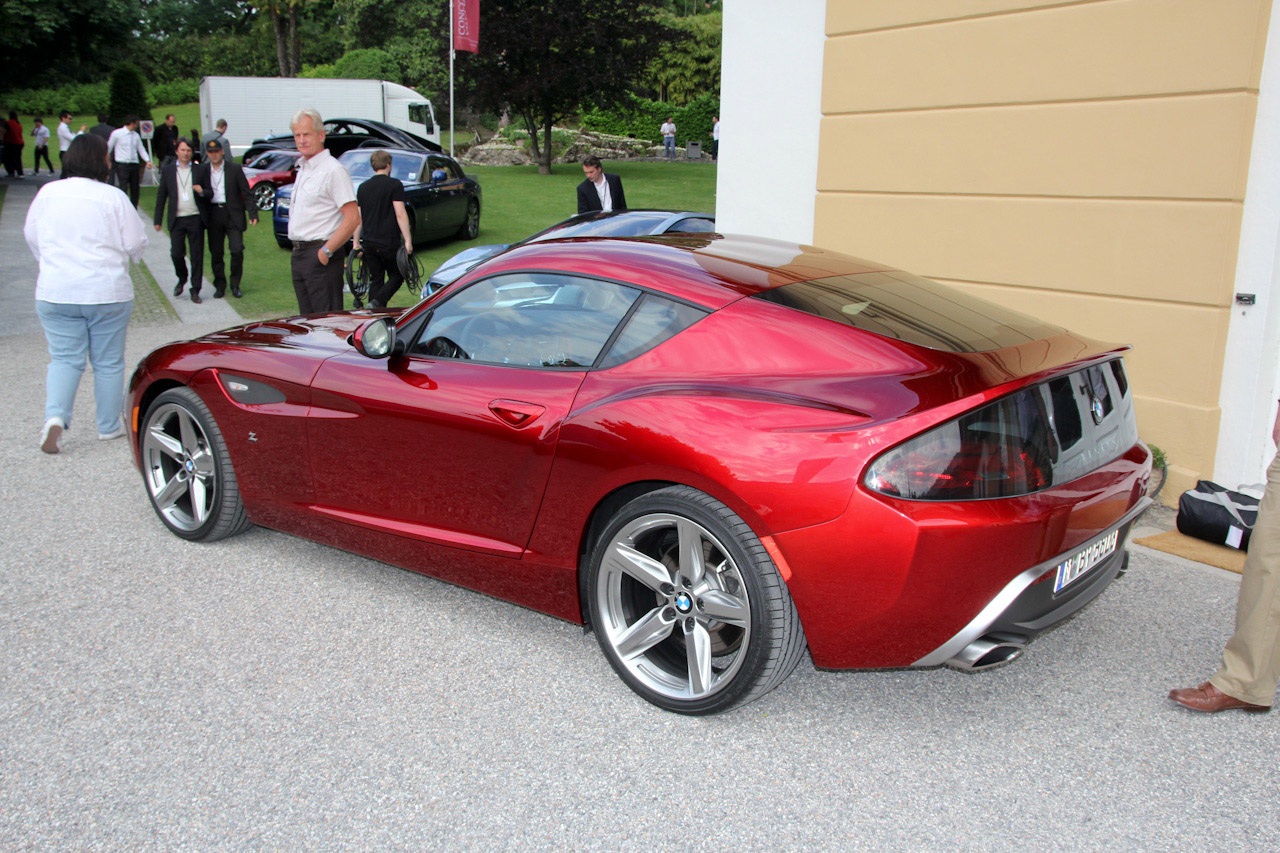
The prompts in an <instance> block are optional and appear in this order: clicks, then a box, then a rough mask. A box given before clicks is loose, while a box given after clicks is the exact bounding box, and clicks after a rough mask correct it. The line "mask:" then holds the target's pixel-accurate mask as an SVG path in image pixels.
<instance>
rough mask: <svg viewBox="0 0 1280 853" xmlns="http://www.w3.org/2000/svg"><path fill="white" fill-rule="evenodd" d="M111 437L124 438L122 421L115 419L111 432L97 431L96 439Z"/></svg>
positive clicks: (104, 439)
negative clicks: (114, 425)
mask: <svg viewBox="0 0 1280 853" xmlns="http://www.w3.org/2000/svg"><path fill="white" fill-rule="evenodd" d="M113 438H124V421H122V420H121V421H116V428H115V429H113V430H112V431H111V432H100V433H98V441H110V440H111V439H113Z"/></svg>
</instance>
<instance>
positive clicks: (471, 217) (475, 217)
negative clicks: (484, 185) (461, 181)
mask: <svg viewBox="0 0 1280 853" xmlns="http://www.w3.org/2000/svg"><path fill="white" fill-rule="evenodd" d="M458 236H459V237H461V238H462V239H463V240H474V239H475V238H477V237H479V236H480V203H479V202H477V201H476V200H475V199H474V198H473V199H471V200H470V201H468V202H467V218H466V219H464V220H462V227H461V228H459V229H458Z"/></svg>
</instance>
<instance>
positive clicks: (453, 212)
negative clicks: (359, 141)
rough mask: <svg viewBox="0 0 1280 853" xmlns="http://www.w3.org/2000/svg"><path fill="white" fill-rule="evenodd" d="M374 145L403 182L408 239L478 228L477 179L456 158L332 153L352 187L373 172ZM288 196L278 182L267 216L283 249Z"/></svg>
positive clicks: (467, 234) (461, 234) (467, 236)
mask: <svg viewBox="0 0 1280 853" xmlns="http://www.w3.org/2000/svg"><path fill="white" fill-rule="evenodd" d="M378 150H382V151H386V152H387V153H388V154H390V155H391V177H393V178H396V179H398V180H399V181H400V182H401V183H403V184H404V206H405V210H406V212H407V213H408V214H409V233H410V234H412V235H413V242H414V245H417V244H419V243H425V242H428V241H431V240H439V239H443V238H445V237H453V236H456V237H458V238H459V239H463V240H474V239H475V238H476V235H478V234H479V233H480V184H479V182H477V181H476V179H475V178H471V177H468V176H467V175H466V174H465V173H464V172H463V171H462V167H461V166H459V165H458V164H457V162H456V161H454V160H453V159H452V158H450V157H448V156H446V155H444V154H437V153H434V152H429V151H408V150H403V149H396V148H383V149H377V148H361V149H357V150H355V151H348V152H347V153H346V154H343V155H342V156H341V157H339V158H338V162H339V163H341V164H342V165H343V167H344V168H346V170H347V171H348V172H350V173H351V180H352V182H353V183H355V185H356V188H357V189H359V187H360V184H361V183H363V182H364V181H365V180H367V179H368V178H371V177H373V167H372V166H371V165H370V164H369V157H370V155H372V154H373V152H374V151H378ZM292 197H293V187H292V186H286V187H281V188H280V189H279V190H278V191H277V192H276V204H275V209H274V212H273V213H272V216H271V221H272V225H273V227H274V230H275V235H276V242H277V243H279V244H280V246H281V248H284V249H288V248H291V247H292V245H293V244H292V243H290V242H289V202H290V200H291V199H292Z"/></svg>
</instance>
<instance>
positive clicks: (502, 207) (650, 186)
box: [140, 162, 716, 318]
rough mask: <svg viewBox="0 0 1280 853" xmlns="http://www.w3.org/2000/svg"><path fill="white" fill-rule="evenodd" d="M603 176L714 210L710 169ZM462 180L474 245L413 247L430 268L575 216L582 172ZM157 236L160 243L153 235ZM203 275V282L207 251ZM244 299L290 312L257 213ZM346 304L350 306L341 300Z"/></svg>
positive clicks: (266, 310)
mask: <svg viewBox="0 0 1280 853" xmlns="http://www.w3.org/2000/svg"><path fill="white" fill-rule="evenodd" d="M605 169H606V171H609V172H613V173H616V174H618V175H621V176H622V179H623V185H624V188H625V189H626V193H627V203H628V204H630V206H631V207H659V208H671V209H675V210H693V211H701V212H708V213H714V212H715V190H716V167H715V164H713V163H710V162H706V163H697V164H693V163H690V164H685V163H680V164H671V163H648V162H645V163H630V162H617V163H608V164H606V166H605ZM466 171H467V173H468V174H469V175H472V176H474V177H475V178H476V179H477V180H479V181H480V186H481V188H482V190H483V193H484V195H483V197H482V198H483V204H482V209H481V216H480V236H479V238H477V239H476V240H475V241H470V242H469V241H464V240H446V241H443V242H437V243H432V244H427V245H422V246H419V247H418V248H417V252H416V254H417V255H418V256H419V257H420V258H421V260H422V263H423V266H424V267H425V268H426V269H427V270H428V271H430V270H434V269H435V268H436V267H437V266H439V265H440V264H441V263H443V262H444V261H445V260H447V259H448V258H450V257H452V256H453V255H454V254H455V253H457V252H460V251H462V250H463V249H464V248H466V247H468V246H472V245H478V244H484V243H513V242H515V241H516V240H520V239H523V238H525V237H527V236H529V235H530V234H533V233H534V232H536V231H540V230H542V229H543V228H546V227H547V226H549V225H554V224H555V223H557V222H559V221H560V220H562V219H564V218H566V217H568V216H572V215H573V214H574V213H576V212H577V196H576V194H575V187H577V185H578V184H579V183H580V182H581V181H582V168H581V167H580V166H577V165H575V164H568V165H565V166H556V167H555V173H554V174H552V175H539V174H538V170H537V167H534V166H472V167H469V168H467V169H466ZM140 207H141V208H142V210H144V211H147V212H151V211H154V210H155V188H154V187H144V188H143V190H142V199H141V202H140ZM154 237H155V238H156V239H165V237H164V236H162V235H161V234H154ZM205 259H206V260H205V278H206V281H207V280H208V278H209V274H210V273H209V264H208V254H207V253H206V255H205ZM166 272H168V273H169V274H168V275H164V274H161V275H160V276H159V281H160V286H161V287H162V288H165V287H172V286H173V282H171V281H169V279H170V278H172V272H171V271H166ZM241 284H242V289H243V291H244V298H243V299H237V300H233V304H234V306H235V308H236V310H237V311H239V312H240V313H241V314H242V315H243V316H245V317H246V318H259V317H269V316H279V315H283V314H289V313H293V312H296V311H297V308H298V304H297V301H296V299H295V297H294V295H293V284H292V282H291V279H290V276H289V252H288V251H287V250H285V249H281V248H280V247H279V246H277V245H276V241H275V237H274V236H273V235H272V233H271V218H270V214H269V212H266V211H263V214H262V218H261V219H260V220H259V222H258V224H257V226H255V227H251V228H250V229H249V230H248V232H247V233H246V234H245V271H244V280H243V282H242V283H241ZM416 301H417V298H416V295H413V294H410V293H408V292H407V291H406V290H405V289H403V288H401V290H400V292H399V293H398V294H397V295H396V298H395V299H393V300H392V301H391V304H392V305H393V306H408V305H412V304H413V303H414V302H416ZM348 305H350V303H349V302H348Z"/></svg>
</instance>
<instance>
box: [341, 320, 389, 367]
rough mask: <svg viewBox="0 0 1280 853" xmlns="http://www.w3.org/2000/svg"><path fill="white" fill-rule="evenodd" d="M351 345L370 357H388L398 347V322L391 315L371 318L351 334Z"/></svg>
mask: <svg viewBox="0 0 1280 853" xmlns="http://www.w3.org/2000/svg"><path fill="white" fill-rule="evenodd" d="M351 345H352V346H353V347H355V348H356V352H358V353H360V354H361V355H363V356H367V357H368V358H386V357H388V356H389V355H391V354H392V353H393V352H395V349H396V324H395V323H393V322H392V321H391V318H390V317H379V318H377V319H376V320H370V321H369V322H367V323H365V324H364V325H363V326H361V327H360V328H358V329H356V330H355V332H354V333H353V334H352V335H351Z"/></svg>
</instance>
